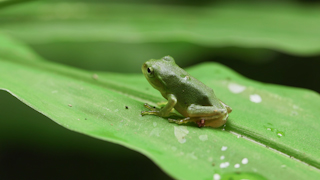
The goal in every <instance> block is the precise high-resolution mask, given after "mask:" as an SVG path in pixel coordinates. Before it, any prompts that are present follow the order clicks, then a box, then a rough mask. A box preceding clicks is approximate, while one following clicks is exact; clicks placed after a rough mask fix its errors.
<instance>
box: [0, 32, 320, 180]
mask: <svg viewBox="0 0 320 180" xmlns="http://www.w3.org/2000/svg"><path fill="white" fill-rule="evenodd" d="M187 71H188V72H189V73H190V74H191V75H193V76H195V77H196V78H198V79H199V80H201V81H202V82H204V83H205V84H207V85H208V86H209V87H212V88H213V89H214V90H215V93H216V95H217V96H218V97H219V98H220V99H222V100H223V101H225V102H226V103H227V104H228V105H230V106H231V107H232V108H233V110H234V111H233V112H232V113H231V114H230V117H229V120H228V123H227V126H226V129H225V130H224V129H213V128H198V127H196V126H195V124H190V125H185V126H182V125H176V124H172V123H169V122H168V121H167V120H166V119H164V118H160V117H156V116H143V117H142V116H140V112H141V111H142V110H145V109H144V107H143V104H144V103H146V102H148V103H151V104H155V103H156V102H159V101H162V100H164V99H163V98H162V97H161V96H160V93H159V92H157V91H156V90H154V89H152V88H151V86H150V85H149V84H148V83H147V81H146V80H145V79H144V77H143V75H142V74H117V73H106V72H96V74H95V73H93V72H88V71H84V70H80V69H76V68H72V67H68V66H63V65H59V64H55V63H51V62H48V61H45V60H42V59H41V58H39V57H37V56H36V55H34V54H33V53H32V52H31V51H30V50H29V49H28V48H27V47H25V46H24V45H22V44H20V43H18V42H15V41H13V40H11V39H9V38H7V37H6V36H4V35H3V34H0V72H1V74H0V89H2V90H5V91H8V92H10V93H11V94H12V95H13V96H15V97H17V98H18V99H20V100H21V101H22V102H24V103H25V104H27V105H29V106H30V107H32V108H34V109H35V110H37V111H38V112H40V113H42V114H44V115H45V116H47V117H49V118H50V119H52V120H53V121H55V122H56V123H58V124H60V125H61V126H64V127H66V128H68V129H70V130H73V131H76V132H79V133H83V134H86V135H89V136H92V137H95V138H98V139H101V140H106V141H109V142H114V143H117V144H121V145H123V146H126V147H128V148H130V149H133V150H136V151H138V152H141V153H142V154H144V155H146V156H147V157H149V158H150V159H152V160H153V161H154V162H155V163H156V164H157V165H159V166H160V167H161V168H162V169H163V170H164V171H165V172H167V173H168V174H170V175H171V176H173V177H174V178H177V179H212V178H213V177H217V176H221V177H222V179H224V178H228V177H234V178H255V179H265V178H266V179H284V180H286V179H288V180H289V179H317V177H319V175H320V171H319V169H318V168H319V167H320V163H319V162H320V155H319V145H320V144H319V143H320V141H319V135H320V133H319V128H320V127H319V126H320V125H319V123H318V117H319V115H320V112H319V111H318V108H319V102H320V97H319V95H318V94H317V93H315V92H312V91H309V90H304V89H297V88H290V87H282V86H275V85H269V84H262V83H259V82H255V81H252V80H248V79H246V78H244V77H242V76H240V75H239V74H236V73H235V72H233V71H232V70H230V69H228V68H227V67H224V66H222V65H219V64H216V63H204V64H200V65H198V66H194V67H192V68H190V69H188V70H187ZM126 107H128V108H126ZM308 164H309V165H308ZM238 166H239V167H238ZM236 167H238V168H236ZM239 173H240V174H239Z"/></svg>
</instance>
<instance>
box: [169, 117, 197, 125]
mask: <svg viewBox="0 0 320 180" xmlns="http://www.w3.org/2000/svg"><path fill="white" fill-rule="evenodd" d="M168 121H169V122H174V123H176V124H185V123H188V122H191V120H190V117H187V118H184V119H170V118H168Z"/></svg>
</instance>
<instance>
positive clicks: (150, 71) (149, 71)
mask: <svg viewBox="0 0 320 180" xmlns="http://www.w3.org/2000/svg"><path fill="white" fill-rule="evenodd" d="M147 72H148V75H149V77H153V68H152V67H148V68H147Z"/></svg>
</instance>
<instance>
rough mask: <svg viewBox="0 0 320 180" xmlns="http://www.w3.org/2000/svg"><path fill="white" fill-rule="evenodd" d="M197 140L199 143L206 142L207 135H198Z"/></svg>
mask: <svg viewBox="0 0 320 180" xmlns="http://www.w3.org/2000/svg"><path fill="white" fill-rule="evenodd" d="M199 139H200V140H201V141H206V140H208V135H206V134H205V135H200V136H199Z"/></svg>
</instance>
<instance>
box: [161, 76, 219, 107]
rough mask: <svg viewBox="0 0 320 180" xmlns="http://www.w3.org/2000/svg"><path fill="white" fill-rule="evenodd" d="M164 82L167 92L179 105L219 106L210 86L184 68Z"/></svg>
mask: <svg viewBox="0 0 320 180" xmlns="http://www.w3.org/2000/svg"><path fill="white" fill-rule="evenodd" d="M166 84H167V94H169V93H170V94H174V95H175V96H176V98H177V100H178V103H179V104H180V105H183V106H189V105H191V104H196V105H202V106H217V107H220V106H221V104H220V102H219V100H217V98H216V96H215V94H214V92H213V90H212V89H211V88H209V87H208V86H206V85H205V84H203V83H202V82H201V81H199V80H197V79H196V78H194V77H192V76H191V75H189V74H188V73H187V72H185V71H184V70H183V71H182V73H176V74H172V75H171V76H170V78H168V79H167V81H166Z"/></svg>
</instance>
